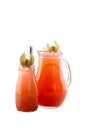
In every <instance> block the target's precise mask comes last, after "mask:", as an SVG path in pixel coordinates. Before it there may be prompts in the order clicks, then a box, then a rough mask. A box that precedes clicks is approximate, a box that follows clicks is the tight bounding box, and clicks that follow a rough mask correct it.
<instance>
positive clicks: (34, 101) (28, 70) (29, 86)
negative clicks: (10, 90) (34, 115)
mask: <svg viewBox="0 0 87 130" xmlns="http://www.w3.org/2000/svg"><path fill="white" fill-rule="evenodd" d="M15 102H16V108H17V110H19V111H24V112H29V111H35V110H37V108H38V94H37V85H36V80H35V74H34V66H31V67H19V76H18V80H17V84H16V94H15Z"/></svg>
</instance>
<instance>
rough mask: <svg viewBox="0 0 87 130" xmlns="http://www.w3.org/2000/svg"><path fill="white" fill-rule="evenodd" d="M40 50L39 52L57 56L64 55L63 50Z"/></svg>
mask: <svg viewBox="0 0 87 130" xmlns="http://www.w3.org/2000/svg"><path fill="white" fill-rule="evenodd" d="M37 52H38V54H40V53H41V54H54V55H55V56H62V55H63V52H61V51H60V52H54V51H51V52H49V51H43V50H38V51H37Z"/></svg>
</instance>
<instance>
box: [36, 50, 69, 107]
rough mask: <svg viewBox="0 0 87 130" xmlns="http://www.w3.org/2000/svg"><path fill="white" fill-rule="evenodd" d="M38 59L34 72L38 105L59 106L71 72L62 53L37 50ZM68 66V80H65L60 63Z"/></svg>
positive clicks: (65, 91) (64, 94) (64, 95)
mask: <svg viewBox="0 0 87 130" xmlns="http://www.w3.org/2000/svg"><path fill="white" fill-rule="evenodd" d="M38 55H39V61H38V70H37V74H36V81H37V87H38V100H39V105H41V106H47V107H57V106H60V105H61V104H62V103H63V101H64V99H65V97H66V94H67V88H68V86H69V85H70V82H71V72H70V67H69V64H68V62H67V61H65V60H63V59H62V53H61V52H60V53H56V52H45V51H38ZM62 61H63V62H64V63H66V65H67V68H68V81H66V80H65V78H64V75H63V70H62V63H63V62H62Z"/></svg>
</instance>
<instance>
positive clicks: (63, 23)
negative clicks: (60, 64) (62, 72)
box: [0, 0, 87, 130]
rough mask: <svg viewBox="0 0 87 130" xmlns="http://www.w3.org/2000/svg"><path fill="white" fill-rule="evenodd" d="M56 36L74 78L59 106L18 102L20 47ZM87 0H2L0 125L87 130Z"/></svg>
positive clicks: (40, 45)
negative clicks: (30, 108)
mask: <svg viewBox="0 0 87 130" xmlns="http://www.w3.org/2000/svg"><path fill="white" fill-rule="evenodd" d="M53 40H56V41H57V42H58V43H59V44H60V45H61V48H62V51H63V53H64V56H63V58H65V59H67V60H68V62H69V63H70V66H71V71H72V83H71V85H70V87H69V89H68V93H67V96H66V99H65V101H64V103H63V104H62V105H61V106H60V107H59V108H57V109H44V108H42V107H39V108H38V110H37V111H36V112H33V113H22V112H18V111H17V110H16V108H15V86H16V81H17V78H18V66H19V57H20V54H21V52H23V51H25V50H28V48H29V46H30V45H32V46H33V47H34V55H35V59H36V60H35V65H36V69H37V63H38V55H37V50H39V49H42V48H43V46H44V45H45V43H46V42H49V43H53ZM86 44H87V3H86V0H0V129H2V130H3V129H4V130H5V129H6V130H7V129H8V130H12V129H13V130H17V129H20V130H25V129H26V130H29V129H30V130H34V129H38V130H45V129H49V130H53V129H55V130H58V129H59V130H64V129H67V130H74V129H81V130H87V125H86V122H87V58H86V57H87V48H86Z"/></svg>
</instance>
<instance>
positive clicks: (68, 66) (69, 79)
mask: <svg viewBox="0 0 87 130" xmlns="http://www.w3.org/2000/svg"><path fill="white" fill-rule="evenodd" d="M62 62H63V63H64V64H65V66H66V69H67V74H68V78H67V86H68V87H69V86H70V84H71V69H70V65H69V63H68V61H67V60H65V59H62Z"/></svg>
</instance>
